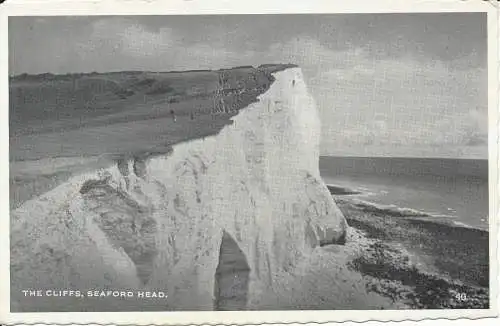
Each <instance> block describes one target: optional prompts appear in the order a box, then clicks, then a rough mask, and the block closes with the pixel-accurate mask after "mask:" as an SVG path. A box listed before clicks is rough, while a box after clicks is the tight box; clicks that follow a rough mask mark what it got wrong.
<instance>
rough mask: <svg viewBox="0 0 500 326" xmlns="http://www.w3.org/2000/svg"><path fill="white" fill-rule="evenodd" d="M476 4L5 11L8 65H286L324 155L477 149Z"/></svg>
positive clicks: (480, 56) (476, 153)
mask: <svg viewBox="0 0 500 326" xmlns="http://www.w3.org/2000/svg"><path fill="white" fill-rule="evenodd" d="M486 34H487V29H486V14H484V13H414V14H409V13H399V14H396V13H391V14H330V15H307V14H302V15H220V16H218V15H212V16H90V17H89V16H80V17H13V18H12V17H11V18H10V20H9V69H10V74H11V75H14V74H20V73H24V72H26V73H44V72H51V73H67V72H92V71H98V72H106V71H119V70H151V71H169V70H184V69H218V68H222V67H233V66H240V65H258V64H262V63H295V64H298V65H299V66H300V67H301V68H302V71H303V73H304V76H305V80H306V83H307V85H308V87H309V90H310V92H311V93H312V95H313V96H314V98H315V100H316V103H317V106H318V110H319V112H320V116H321V120H322V143H321V151H322V154H324V155H354V156H379V155H383V156H433V157H457V158H462V157H463V158H486V157H487V129H488V127H487V36H486Z"/></svg>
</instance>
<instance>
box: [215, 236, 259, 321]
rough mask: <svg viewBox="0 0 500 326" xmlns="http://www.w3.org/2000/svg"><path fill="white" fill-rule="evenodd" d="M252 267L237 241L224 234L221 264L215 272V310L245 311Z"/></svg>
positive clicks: (220, 256)
mask: <svg viewBox="0 0 500 326" xmlns="http://www.w3.org/2000/svg"><path fill="white" fill-rule="evenodd" d="M249 278H250V267H249V266H248V262H247V258H246V256H245V254H244V253H243V251H242V250H241V248H240V247H239V246H238V244H237V243H236V241H235V240H234V239H233V238H232V237H231V235H230V234H229V233H227V232H226V231H224V232H223V235H222V242H221V246H220V252H219V264H218V266H217V269H216V272H215V286H214V287H215V288H214V297H215V302H214V310H226V311H236V310H245V309H246V305H247V296H248V284H249Z"/></svg>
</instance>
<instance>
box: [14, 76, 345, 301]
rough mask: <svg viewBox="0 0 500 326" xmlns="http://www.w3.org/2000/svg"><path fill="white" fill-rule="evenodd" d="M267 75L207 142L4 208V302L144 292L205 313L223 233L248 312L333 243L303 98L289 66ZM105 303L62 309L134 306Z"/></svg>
mask: <svg viewBox="0 0 500 326" xmlns="http://www.w3.org/2000/svg"><path fill="white" fill-rule="evenodd" d="M274 76H275V78H276V80H275V81H274V82H273V84H272V85H271V87H270V89H269V90H268V91H267V92H266V93H264V94H262V95H261V96H260V97H259V101H258V102H256V103H254V104H252V105H250V106H249V107H247V108H245V109H243V110H241V111H240V113H239V114H238V115H237V116H235V117H234V118H233V120H234V123H233V124H232V125H229V126H226V127H225V128H224V129H223V130H222V131H221V132H220V133H219V134H218V135H216V136H213V137H207V138H205V139H199V140H195V141H191V142H188V143H182V144H179V145H176V146H175V147H174V149H173V151H172V152H171V153H169V154H168V155H167V154H166V155H165V156H158V157H155V158H150V159H148V160H146V161H142V162H139V161H134V160H133V159H131V160H129V161H127V162H123V163H120V164H117V165H114V166H112V167H109V168H107V169H102V170H99V171H96V172H94V173H88V174H84V175H80V176H76V177H73V178H72V179H70V180H69V182H67V183H65V184H63V185H61V186H59V187H57V188H55V189H54V190H52V191H50V192H48V193H46V194H44V195H42V196H40V197H39V198H37V199H35V200H30V201H28V202H26V203H24V204H23V205H22V206H21V207H19V208H18V209H16V210H15V211H13V212H12V218H11V221H12V232H11V245H12V258H11V270H12V272H11V275H12V277H11V284H12V294H13V298H15V300H16V301H18V302H19V303H20V304H21V305H23V306H24V307H25V309H41V310H43V309H50V305H53V304H57V302H59V301H57V300H58V299H54V301H50V300H44V301H43V302H42V301H40V300H38V301H36V300H35V299H33V300H31V299H30V300H28V301H29V302H27V301H26V299H25V298H24V297H23V296H22V294H21V293H20V290H22V289H27V288H34V289H52V288H65V289H69V288H71V289H80V290H81V291H82V292H86V291H87V290H88V289H104V288H110V289H152V290H159V291H164V292H166V293H167V294H168V300H165V301H163V302H159V301H155V302H150V303H148V305H149V308H148V309H155V308H156V309H166V310H211V309H214V300H215V299H216V296H217V293H218V286H219V285H218V284H216V277H215V274H216V269H217V266H218V264H219V250H220V247H221V241H222V237H223V234H224V233H225V234H227V235H229V236H230V237H231V238H232V239H233V240H234V242H235V243H236V244H237V246H238V249H239V250H240V251H241V252H242V253H243V254H244V259H245V260H246V264H247V266H248V269H249V276H248V285H247V287H248V289H247V292H246V298H245V299H246V307H247V308H249V309H255V308H259V303H260V302H261V299H262V297H263V296H266V295H268V294H269V293H273V292H279V289H280V288H283V287H286V286H287V284H286V282H287V281H288V280H289V279H290V277H293V275H295V274H300V273H301V271H300V268H301V264H300V263H301V261H304V260H305V259H307V257H309V256H310V255H311V253H312V251H313V249H314V248H315V247H317V246H319V245H320V244H328V243H335V242H337V241H342V238H343V237H344V236H345V229H346V222H345V219H344V217H343V216H342V213H341V212H340V210H339V209H338V208H337V206H336V204H335V202H334V201H333V199H332V197H331V196H330V193H329V192H328V190H327V188H326V186H325V185H324V184H323V182H322V181H321V179H320V176H319V169H318V160H319V142H320V139H319V137H320V121H319V118H318V113H317V111H316V106H315V103H314V100H313V99H312V97H311V95H310V94H309V92H308V90H307V87H306V85H305V83H304V81H303V77H302V73H301V71H300V69H298V68H293V69H287V70H285V71H282V72H278V73H275V74H274ZM275 290H276V291H275ZM71 302H73V301H71ZM113 302H114V303H109V304H108V303H106V304H108V306H107V307H104V305H106V304H105V303H103V301H96V299H94V300H91V299H89V298H86V299H79V300H76V299H75V300H74V306H73V307H71V304H70V301H68V300H65V301H64V305H65V308H66V309H68V310H71V309H76V310H81V309H85V308H84V307H91V308H92V309H99V308H101V309H109V310H113V309H114V310H116V309H123V310H125V309H126V306H127V305H128V306H130V307H134V308H136V309H137V310H143V309H141V307H142V305H144V304H145V303H144V301H134V300H128V301H127V302H125V301H120V300H114V301H113ZM41 305H43V306H41ZM52 308H53V307H52Z"/></svg>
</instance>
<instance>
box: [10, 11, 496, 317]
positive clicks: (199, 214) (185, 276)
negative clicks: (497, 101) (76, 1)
mask: <svg viewBox="0 0 500 326" xmlns="http://www.w3.org/2000/svg"><path fill="white" fill-rule="evenodd" d="M487 23H488V14H487V13H486V12H420V13H415V12H397V13H295V14H293V13H283V14H207V15H199V14H196V15H195V14H192V15H191V14H188V15H186V14H182V15H170V14H169V15H167V14H161V13H157V14H154V15H153V14H152V13H151V14H148V15H77V14H75V15H25V16H19V15H18V16H9V17H8V33H6V34H7V35H8V74H9V76H8V136H9V143H8V156H9V157H8V158H9V165H8V171H9V172H8V174H9V194H8V203H9V207H8V212H9V224H10V227H9V231H8V232H9V235H10V236H9V241H10V243H9V248H10V249H9V250H10V263H9V273H10V278H9V280H10V281H9V282H10V312H12V313H41V312H44V313H49V312H54V313H55V312H65V313H71V312H183V311H184V312H185V311H189V312H203V311H205V312H206V311H233V312H235V311H312V310H315V311H319V310H321V311H329V310H344V311H345V310H352V311H363V310H371V311H382V310H436V309H438V310H439V309H442V310H446V309H475V310H477V309H479V310H485V311H489V310H490V309H495V307H493V306H492V304H493V303H494V302H493V301H492V292H491V282H492V281H494V279H495V278H496V275H491V276H490V267H491V264H498V263H497V262H494V261H493V262H492V261H490V254H491V247H490V240H491V239H490V233H491V232H493V231H492V230H493V229H492V228H491V227H492V220H493V216H491V214H492V213H491V212H492V207H493V204H492V201H491V198H492V193H491V191H492V190H491V185H492V182H493V183H495V182H496V181H495V180H493V179H491V177H492V176H491V174H490V173H491V164H493V167H494V166H496V161H494V162H491V160H490V162H489V160H488V158H491V157H493V156H491V150H492V149H491V148H490V151H489V148H488V143H489V139H492V137H491V134H489V132H488V130H489V126H491V123H489V121H491V119H492V118H493V117H492V116H491V111H490V112H489V110H488V105H489V103H491V102H489V96H488V95H489V93H488V90H489V85H488V80H489V79H488V71H489V67H488V24H487ZM490 110H491V109H490ZM489 115H490V116H489ZM489 118H490V119H489ZM5 124H7V123H5ZM490 132H491V131H490ZM489 137H490V138H489ZM495 141H496V140H495ZM490 146H491V143H490ZM489 154H490V156H489ZM489 163H490V165H489ZM492 180H493V181H492ZM5 196H7V194H6V193H5ZM6 200H7V199H6ZM6 210H7V209H6ZM354 313H355V312H353V314H354ZM285 314H286V313H285Z"/></svg>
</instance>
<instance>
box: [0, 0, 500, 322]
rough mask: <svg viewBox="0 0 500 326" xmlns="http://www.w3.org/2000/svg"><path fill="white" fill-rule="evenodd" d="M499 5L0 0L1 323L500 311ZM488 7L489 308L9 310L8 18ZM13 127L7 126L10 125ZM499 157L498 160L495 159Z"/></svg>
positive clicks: (382, 317) (454, 0)
mask: <svg viewBox="0 0 500 326" xmlns="http://www.w3.org/2000/svg"><path fill="white" fill-rule="evenodd" d="M496 6H498V4H495V2H494V1H492V2H485V1H481V0H468V1H461V0H434V1H432V2H430V1H417V0H392V1H391V0H376V1H375V0H372V1H367V0H349V1H345V0H329V1H327V0H324V1H321V0H272V1H271V0H250V1H248V0H247V1H235V0H231V1H229V0H210V1H208V0H204V1H203V2H202V1H201V0H191V1H187V0H168V1H167V2H166V3H160V1H153V0H143V1H134V2H132V1H131V0H123V1H116V0H114V1H113V0H101V1H100V2H99V1H88V0H84V1H79V2H76V1H72V2H71V1H62V0H51V1H47V0H45V1H42V0H36V1H35V0H18V1H15V0H7V2H6V3H4V4H2V5H0V33H1V35H0V42H1V43H0V44H1V45H0V49H1V50H0V105H1V108H2V109H1V110H0V112H1V113H0V114H1V116H0V121H2V123H3V124H4V128H0V132H1V135H2V139H4V140H5V141H3V142H0V153H1V154H2V160H1V161H0V166H1V168H0V174H1V178H0V180H1V186H0V189H2V190H3V196H0V208H1V210H2V211H3V214H1V216H2V218H1V219H0V262H1V264H0V323H7V324H14V323H23V324H26V323H29V324H34V323H47V324H48V323H55V324H69V323H77V324H86V323H108V324H111V323H112V324H138V325H144V324H174V325H186V324H221V323H224V324H260V323H280V324H281V323H308V322H318V323H325V322H331V321H337V322H339V321H355V322H362V321H368V320H377V321H390V320H392V321H401V320H423V319H440V318H447V319H457V318H463V317H465V318H470V319H477V318H484V317H493V316H498V279H497V278H498V266H497V265H498V258H497V254H498V252H497V245H498V242H497V241H498V239H497V236H498V212H499V210H498V198H499V193H498V169H499V168H500V162H499V161H498V149H499V146H498V116H499V115H498V113H499V112H498V111H499V110H498V109H499V106H498V90H499V88H498V79H499V77H500V75H499V72H500V71H499V70H498V57H499V49H498V36H499V24H498V12H499V11H498V8H497V7H496ZM468 11H474V12H478V11H482V12H487V13H488V68H489V73H488V85H489V86H488V96H489V98H488V107H489V112H488V113H489V150H490V151H489V160H490V166H489V172H490V262H491V263H490V283H491V285H490V287H491V289H490V292H491V309H489V310H399V311H395V310H392V311H387V310H386V311H379V310H377V311H370V310H362V311H359V310H352V311H283V312H277V311H275V312H269V311H264V312H262V311H259V312H154V313H151V312H120V313H101V312H99V313H90V312H89V313H10V312H9V302H10V296H9V264H8V262H9V260H10V259H9V236H8V230H9V218H8V216H9V204H8V200H9V195H8V194H9V190H8V189H9V188H8V187H9V184H8V177H9V165H8V160H7V158H8V155H9V154H8V137H9V136H8V122H7V121H8V39H7V35H8V31H7V28H8V23H7V17H8V16H23V15H37V16H42V15H49V16H54V15H127V14H128V15H148V14H153V15H159V14H176V15H179V14H181V15H188V14H189V15H195V14H271V13H273V14H278V13H281V14H285V13H377V12H379V13H381V12H468ZM5 127H7V128H5ZM495 162H496V163H495Z"/></svg>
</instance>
